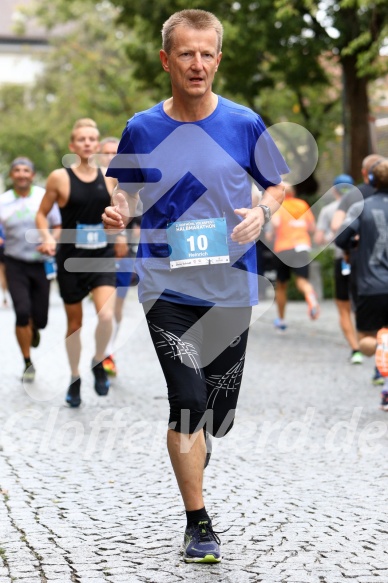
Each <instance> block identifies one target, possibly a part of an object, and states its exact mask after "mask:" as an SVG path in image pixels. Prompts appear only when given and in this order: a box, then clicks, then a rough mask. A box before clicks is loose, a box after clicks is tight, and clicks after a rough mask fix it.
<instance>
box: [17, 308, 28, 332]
mask: <svg viewBox="0 0 388 583" xmlns="http://www.w3.org/2000/svg"><path fill="white" fill-rule="evenodd" d="M29 323H30V315H29V314H28V313H27V312H24V311H23V312H22V311H18V312H16V326H18V327H21V328H24V327H25V326H28V325H29Z"/></svg>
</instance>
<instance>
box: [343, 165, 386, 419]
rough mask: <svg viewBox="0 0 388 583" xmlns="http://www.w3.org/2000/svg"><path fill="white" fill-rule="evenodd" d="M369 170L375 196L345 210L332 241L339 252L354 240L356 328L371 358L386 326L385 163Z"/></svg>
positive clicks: (362, 345)
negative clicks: (355, 258)
mask: <svg viewBox="0 0 388 583" xmlns="http://www.w3.org/2000/svg"><path fill="white" fill-rule="evenodd" d="M370 170H371V172H372V173H373V176H372V178H373V180H372V181H371V182H372V183H373V185H374V186H375V187H376V191H375V193H374V194H373V195H372V196H370V197H369V198H367V199H366V200H365V201H364V202H363V201H361V202H359V203H356V204H354V205H353V206H352V207H351V208H350V209H349V211H348V214H347V216H346V219H345V222H344V227H345V229H344V231H343V232H342V233H340V234H339V235H338V236H337V237H336V243H337V245H339V246H340V247H341V248H342V249H347V248H348V246H349V244H350V242H351V241H352V239H353V238H354V236H357V237H358V248H357V290H358V297H357V305H356V326H357V330H358V334H359V337H360V349H361V351H362V352H363V353H364V354H366V355H367V356H372V355H374V353H375V350H376V337H377V333H378V331H379V329H380V328H383V327H386V326H387V325H388V248H387V225H388V160H386V159H382V160H379V161H377V162H376V164H375V165H374V166H372V168H371V169H370ZM383 382H384V385H383V391H382V403H381V407H382V408H383V409H384V410H387V409H388V380H387V378H386V379H384V380H383Z"/></svg>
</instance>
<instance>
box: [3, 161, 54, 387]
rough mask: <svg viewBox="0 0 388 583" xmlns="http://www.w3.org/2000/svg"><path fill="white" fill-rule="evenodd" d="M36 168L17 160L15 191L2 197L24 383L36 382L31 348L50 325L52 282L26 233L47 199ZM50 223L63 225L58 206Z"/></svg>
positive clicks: (7, 266) (8, 272) (12, 175)
mask: <svg viewBox="0 0 388 583" xmlns="http://www.w3.org/2000/svg"><path fill="white" fill-rule="evenodd" d="M34 176H35V168H34V164H33V162H32V161H31V160H30V159H29V158H25V157H20V158H16V159H15V160H14V161H13V162H12V164H11V169H10V178H11V181H12V188H11V189H10V190H7V192H5V193H4V194H2V195H1V198H0V223H1V225H2V227H3V229H4V234H5V241H6V243H5V251H4V260H5V269H6V276H7V280H8V286H9V292H10V295H11V298H12V305H13V309H14V312H15V315H16V326H15V333H16V339H17V341H18V344H19V347H20V351H21V353H22V355H23V358H24V373H23V381H24V382H32V381H33V380H34V379H35V367H34V365H33V364H32V361H31V354H30V350H31V347H34V348H36V347H37V346H38V344H39V340H40V333H39V330H41V329H43V328H45V327H46V325H47V319H48V308H49V293H50V282H49V280H48V279H47V277H46V273H45V268H44V257H43V255H42V254H41V253H40V252H39V247H37V245H36V244H35V243H30V242H29V241H27V239H26V233H27V231H28V230H30V229H35V215H36V212H37V210H38V208H39V205H40V202H41V200H42V198H43V196H44V189H43V188H41V187H39V186H35V185H34V184H33V179H34ZM47 224H48V226H49V227H50V228H54V227H55V228H58V229H59V227H60V225H61V216H60V213H59V209H58V206H57V205H55V207H53V209H52V210H51V212H50V214H49V216H48V220H47Z"/></svg>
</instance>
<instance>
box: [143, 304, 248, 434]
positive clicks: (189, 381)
mask: <svg viewBox="0 0 388 583" xmlns="http://www.w3.org/2000/svg"><path fill="white" fill-rule="evenodd" d="M143 307H144V310H145V312H146V318H147V323H148V327H149V330H150V334H151V338H152V341H153V344H154V347H155V350H156V353H157V356H158V358H159V362H160V364H161V367H162V370H163V373H164V376H165V379H166V383H167V390H168V399H169V403H170V418H169V423H170V429H174V430H175V431H178V432H181V433H194V432H195V431H196V430H197V431H198V430H199V429H200V428H201V427H204V426H206V429H207V431H209V433H211V434H212V435H215V436H216V437H222V436H223V435H225V434H226V433H227V432H228V431H229V430H230V429H231V428H232V426H233V422H234V415H235V410H236V407H237V400H238V395H239V390H240V386H241V380H242V374H243V369H244V362H245V350H246V344H247V340H248V328H249V323H250V317H251V308H219V307H213V308H208V307H204V306H191V305H183V304H176V303H173V302H167V301H164V300H157V301H156V302H155V303H154V304H153V305H152V302H145V303H144V304H143ZM205 315H206V319H205V320H202V321H199V320H200V319H201V318H202V317H203V316H205Z"/></svg>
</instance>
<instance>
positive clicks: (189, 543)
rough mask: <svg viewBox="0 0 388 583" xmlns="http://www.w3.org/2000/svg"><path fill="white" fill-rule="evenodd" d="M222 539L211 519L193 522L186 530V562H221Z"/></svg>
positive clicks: (184, 551)
mask: <svg viewBox="0 0 388 583" xmlns="http://www.w3.org/2000/svg"><path fill="white" fill-rule="evenodd" d="M220 544H221V541H220V539H219V537H218V536H217V534H216V533H215V532H214V530H213V528H212V524H211V522H210V521H209V520H201V521H200V522H198V524H191V525H190V526H188V527H187V528H186V530H185V538H184V541H183V558H184V560H185V562H186V563H219V562H220V561H221V550H220Z"/></svg>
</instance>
